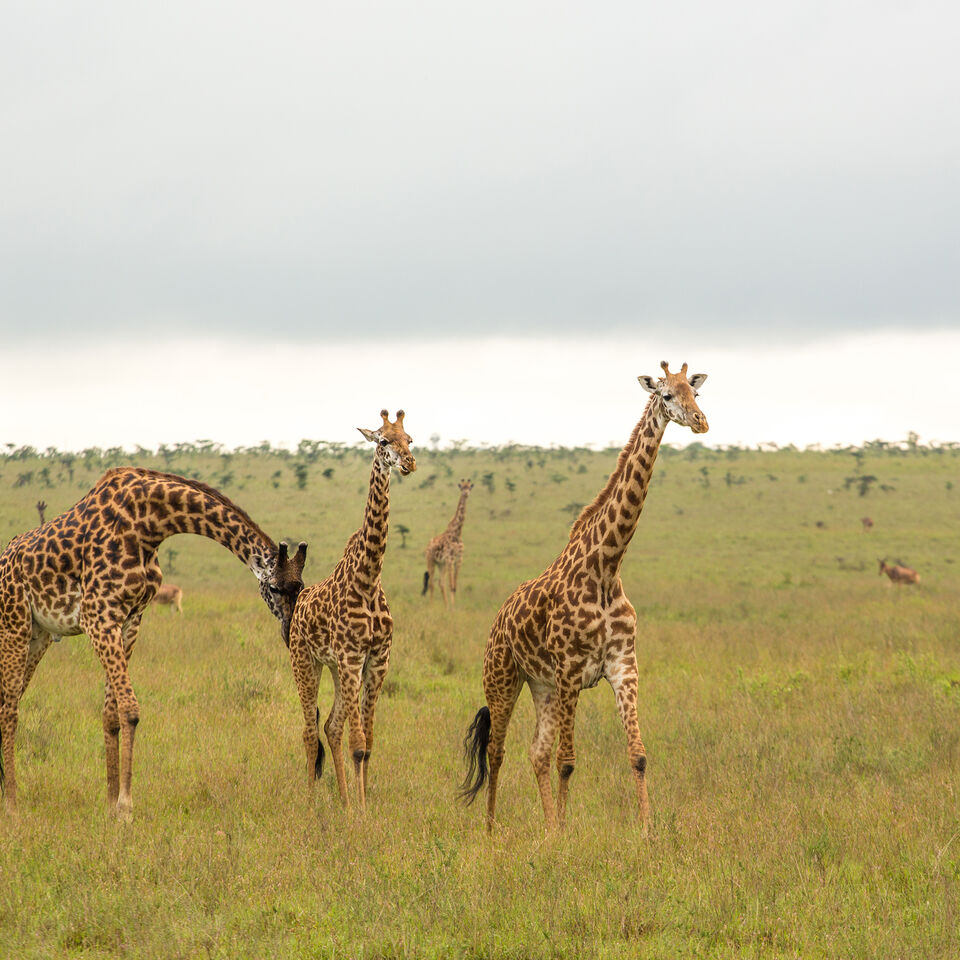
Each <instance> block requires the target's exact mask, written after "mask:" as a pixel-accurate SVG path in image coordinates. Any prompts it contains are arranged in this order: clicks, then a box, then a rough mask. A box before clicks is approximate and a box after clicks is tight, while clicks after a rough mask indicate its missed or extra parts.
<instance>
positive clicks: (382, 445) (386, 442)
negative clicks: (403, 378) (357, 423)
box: [357, 410, 417, 476]
mask: <svg viewBox="0 0 960 960" xmlns="http://www.w3.org/2000/svg"><path fill="white" fill-rule="evenodd" d="M380 417H381V418H382V420H383V425H382V426H380V427H378V428H377V429H376V430H365V429H364V428H363V427H357V429H358V430H359V431H360V432H361V433H362V434H363V435H364V437H366V438H367V440H369V441H370V442H371V443H375V444H376V445H377V461H378V462H379V463H380V465H381V467H382V468H383V470H384V472H386V473H388V472H389V471H390V469H391V468H392V467H396V468H397V469H398V470H399V471H400V472H401V473H402V474H403V475H404V476H406V475H407V474H408V473H413V471H414V470H416V469H417V461H416V460H415V459H414V456H413V454H412V453H411V452H410V444H411V443H413V438H412V437H410V435H409V434H408V433H407V431H406V430H404V429H403V411H402V410H398V411H397V420H396V423H391V422H390V414H389V413H387V411H386V410H381V411H380Z"/></svg>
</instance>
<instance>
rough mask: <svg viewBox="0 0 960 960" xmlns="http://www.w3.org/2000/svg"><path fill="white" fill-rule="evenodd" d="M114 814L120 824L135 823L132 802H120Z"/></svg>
mask: <svg viewBox="0 0 960 960" xmlns="http://www.w3.org/2000/svg"><path fill="white" fill-rule="evenodd" d="M114 812H115V815H116V818H117V822H118V823H132V822H133V803H132V802H131V801H129V800H126V801H123V800H118V801H117V806H116V808H115V811H114Z"/></svg>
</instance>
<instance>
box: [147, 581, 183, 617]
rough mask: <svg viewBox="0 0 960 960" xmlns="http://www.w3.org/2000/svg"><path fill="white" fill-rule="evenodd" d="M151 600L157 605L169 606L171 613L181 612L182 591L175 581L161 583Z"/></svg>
mask: <svg viewBox="0 0 960 960" xmlns="http://www.w3.org/2000/svg"><path fill="white" fill-rule="evenodd" d="M153 602H154V603H155V604H156V605H157V606H158V607H163V606H168V607H170V612H171V613H183V606H182V603H183V591H182V590H181V589H180V588H179V587H178V586H177V585H176V584H175V583H165V584H163V586H162V587H160V589H159V590H158V591H157V592H156V595H155V596H154V598H153Z"/></svg>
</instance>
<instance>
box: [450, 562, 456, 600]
mask: <svg viewBox="0 0 960 960" xmlns="http://www.w3.org/2000/svg"><path fill="white" fill-rule="evenodd" d="M456 599H457V565H456V563H451V564H450V609H451V610H452V609H453V607H454V606H455V605H456V602H455V601H456Z"/></svg>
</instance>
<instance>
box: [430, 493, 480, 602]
mask: <svg viewBox="0 0 960 960" xmlns="http://www.w3.org/2000/svg"><path fill="white" fill-rule="evenodd" d="M457 488H458V489H459V490H460V500H459V501H458V502H457V509H456V510H455V511H454V512H453V518H452V519H451V521H450V522H449V523H448V524H447V529H446V530H444V532H443V533H441V534H438V535H437V536H435V537H434V538H433V539H432V540H431V541H430V543H429V544H428V545H427V554H426V560H427V569H426V572H425V573H424V575H423V590H422V591H421V594H424V593H426V592H427V589H428V588H429V590H430V598H431V599H432V598H433V580H434V577H433V568H434V566H436V567H439V568H440V570H439V579H440V595H441V596H442V597H443V605H444V606H446V605H447V592H448V591H449V594H450V606H451V607H452V606H453V602H454V599H455V597H456V593H457V578H458V577H459V576H460V565H461V564H462V563H463V540H462V539H461V536H462V534H463V518H464V514H465V513H466V510H467V497H469V496H470V491H471V490H472V489H473V483H472V482H471V481H470V480H461V481H460V483H458V484H457Z"/></svg>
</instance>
